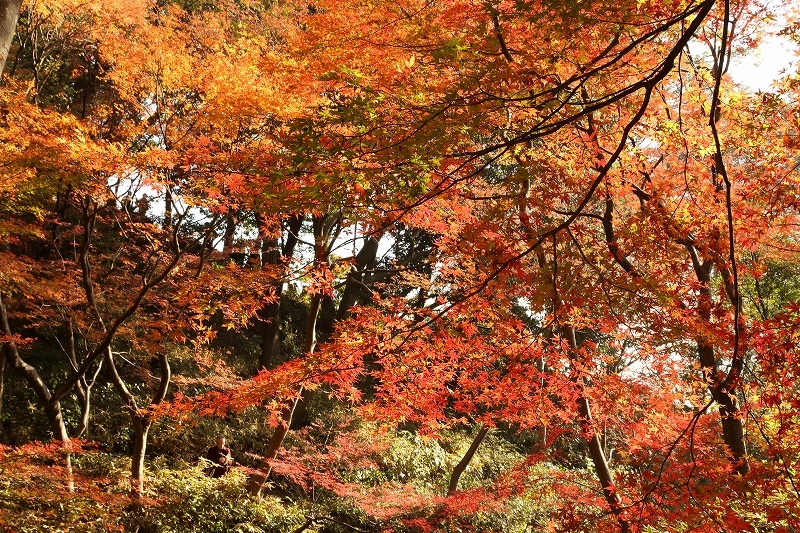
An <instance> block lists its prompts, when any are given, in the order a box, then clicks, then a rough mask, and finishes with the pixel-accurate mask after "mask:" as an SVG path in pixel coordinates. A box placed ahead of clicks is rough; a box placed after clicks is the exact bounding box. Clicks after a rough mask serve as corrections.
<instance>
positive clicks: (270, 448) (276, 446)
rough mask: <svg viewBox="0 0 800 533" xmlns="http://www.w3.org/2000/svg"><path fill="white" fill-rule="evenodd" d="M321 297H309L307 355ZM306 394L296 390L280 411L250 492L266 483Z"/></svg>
mask: <svg viewBox="0 0 800 533" xmlns="http://www.w3.org/2000/svg"><path fill="white" fill-rule="evenodd" d="M322 298H323V296H322V295H321V294H315V295H314V296H313V297H312V299H311V307H310V309H309V311H308V319H307V320H306V332H305V344H304V346H303V353H305V354H307V355H311V354H312V353H313V352H314V348H315V346H316V331H315V330H316V325H317V316H318V315H319V309H320V305H321V303H322ZM308 394H309V391H308V390H307V389H305V388H301V389H300V391H299V392H298V397H297V398H296V399H295V400H294V401H293V402H291V404H289V405H288V406H287V407H285V408H284V409H283V411H282V412H281V423H280V424H279V425H278V427H276V428H275V432H274V433H273V434H272V438H271V439H270V441H269V444H268V445H267V450H266V451H265V452H264V456H263V457H262V458H261V464H259V465H258V470H259V471H258V472H256V473H254V474H251V476H250V479H249V480H248V482H247V490H248V491H250V493H251V494H254V495H258V494H260V493H261V489H262V487H263V486H264V483H266V481H267V479H268V478H269V475H270V473H271V472H272V466H271V465H270V462H271V461H272V460H273V459H275V457H276V456H277V455H278V450H280V449H281V446H282V445H283V440H284V439H285V438H286V435H287V433H289V428H290V427H291V425H292V419H293V418H294V413H295V411H296V410H297V406H298V404H300V403H305V402H306V401H308Z"/></svg>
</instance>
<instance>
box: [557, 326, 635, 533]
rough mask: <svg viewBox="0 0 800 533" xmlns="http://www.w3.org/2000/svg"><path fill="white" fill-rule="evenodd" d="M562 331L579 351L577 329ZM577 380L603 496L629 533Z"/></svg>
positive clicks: (583, 425) (586, 434) (581, 411)
mask: <svg viewBox="0 0 800 533" xmlns="http://www.w3.org/2000/svg"><path fill="white" fill-rule="evenodd" d="M561 331H562V335H563V336H564V337H566V339H567V341H568V342H569V346H570V348H571V349H572V350H573V351H574V350H577V349H578V342H577V339H576V337H575V328H573V327H572V326H564V327H563V328H562V329H561ZM575 379H576V383H577V385H578V387H579V388H580V390H581V394H580V396H579V397H578V414H579V415H580V418H581V421H580V423H581V430H582V431H583V435H584V437H585V438H586V443H587V445H588V446H589V457H590V458H591V459H592V465H593V466H594V471H595V474H596V475H597V479H598V481H600V487H602V489H603V495H604V496H605V498H606V502H608V506H609V507H610V508H611V513H612V514H613V515H614V516H615V517H616V519H617V523H618V524H619V528H620V531H622V532H623V533H628V532H630V531H631V526H630V523H629V522H628V520H627V519H626V518H624V517H623V516H622V511H623V509H622V507H621V505H620V504H621V503H622V498H621V497H620V495H619V493H618V492H617V489H616V485H615V484H614V475H613V474H612V473H611V468H609V466H608V461H607V460H606V454H605V452H604V451H603V443H602V442H601V441H600V436H599V435H598V434H597V431H595V429H594V427H593V424H592V410H591V408H590V406H589V400H588V399H587V398H586V396H585V395H584V394H583V387H584V384H583V378H580V377H576V378H575Z"/></svg>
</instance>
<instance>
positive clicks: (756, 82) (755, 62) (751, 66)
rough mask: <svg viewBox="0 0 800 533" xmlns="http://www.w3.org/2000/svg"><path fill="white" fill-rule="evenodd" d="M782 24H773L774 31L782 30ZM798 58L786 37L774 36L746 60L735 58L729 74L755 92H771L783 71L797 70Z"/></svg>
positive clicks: (793, 46) (768, 38)
mask: <svg viewBox="0 0 800 533" xmlns="http://www.w3.org/2000/svg"><path fill="white" fill-rule="evenodd" d="M781 24H782V22H778V21H775V22H774V23H773V25H772V26H773V31H777V30H779V29H780V25H781ZM797 65H798V57H797V55H796V49H795V45H794V44H793V43H792V42H791V41H790V40H789V39H787V38H786V37H783V36H780V35H772V36H769V37H767V38H765V39H764V40H763V42H762V44H761V46H759V47H758V48H756V49H755V50H753V53H752V54H751V55H750V56H748V57H745V58H741V57H740V58H734V59H733V60H732V61H731V66H730V69H729V70H728V73H729V74H730V75H731V77H732V78H733V79H734V80H735V81H737V82H739V83H741V84H743V85H746V86H747V87H749V88H750V89H752V90H753V91H765V92H766V91H769V90H770V88H771V85H772V83H773V82H774V81H775V79H777V78H778V77H779V76H780V75H781V71H782V70H784V69H787V71H789V72H790V71H791V69H797Z"/></svg>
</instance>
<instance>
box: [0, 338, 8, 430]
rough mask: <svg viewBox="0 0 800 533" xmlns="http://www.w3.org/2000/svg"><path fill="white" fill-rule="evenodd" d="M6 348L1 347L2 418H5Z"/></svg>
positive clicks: (0, 385)
mask: <svg viewBox="0 0 800 533" xmlns="http://www.w3.org/2000/svg"><path fill="white" fill-rule="evenodd" d="M6 349H7V348H6V347H5V345H0V418H2V416H3V392H5V385H6Z"/></svg>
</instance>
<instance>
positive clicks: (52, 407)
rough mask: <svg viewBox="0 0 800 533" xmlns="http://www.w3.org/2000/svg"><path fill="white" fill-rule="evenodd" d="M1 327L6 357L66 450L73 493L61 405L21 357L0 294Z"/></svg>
mask: <svg viewBox="0 0 800 533" xmlns="http://www.w3.org/2000/svg"><path fill="white" fill-rule="evenodd" d="M0 326H2V331H3V333H4V334H5V335H6V336H7V337H8V338H9V339H11V340H8V341H6V342H4V343H3V347H4V348H5V349H4V350H3V351H4V352H5V353H6V356H10V359H11V365H12V366H13V368H14V369H15V370H16V371H17V372H19V374H20V375H22V377H23V378H25V381H27V383H28V386H29V387H30V388H31V389H33V391H34V393H35V394H36V396H37V397H38V398H39V402H40V403H41V404H42V406H43V407H44V412H45V415H46V416H47V421H48V423H49V424H50V431H51V432H52V434H53V439H54V440H56V441H59V442H60V443H61V446H62V448H63V450H64V454H65V456H64V463H65V464H64V466H65V472H66V477H67V489H68V490H69V491H70V492H72V491H73V490H74V488H75V482H74V480H73V476H72V455H71V453H70V446H71V444H70V439H69V434H68V433H67V427H66V425H65V424H64V417H63V416H62V414H61V403H60V402H58V401H51V399H52V395H51V394H50V389H49V388H48V387H47V385H46V384H45V382H44V380H43V379H42V378H41V376H40V375H39V372H37V371H36V369H35V368H34V367H33V366H31V365H29V364H28V363H26V362H25V361H24V360H23V359H22V357H21V356H20V355H19V350H18V349H17V344H16V342H14V340H13V334H12V332H11V326H10V324H9V322H8V310H7V309H6V306H5V303H4V302H3V295H2V293H0Z"/></svg>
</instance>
